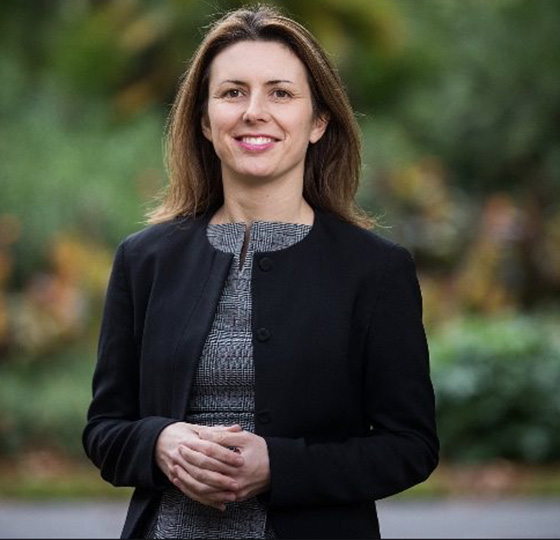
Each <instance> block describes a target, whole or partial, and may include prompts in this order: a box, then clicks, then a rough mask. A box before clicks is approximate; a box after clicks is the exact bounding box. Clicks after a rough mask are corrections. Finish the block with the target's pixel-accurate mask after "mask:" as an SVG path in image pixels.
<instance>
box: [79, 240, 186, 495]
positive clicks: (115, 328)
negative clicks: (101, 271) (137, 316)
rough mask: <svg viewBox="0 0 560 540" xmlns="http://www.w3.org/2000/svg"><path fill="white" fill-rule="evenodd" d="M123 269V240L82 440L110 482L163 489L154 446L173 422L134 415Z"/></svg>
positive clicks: (129, 310)
mask: <svg viewBox="0 0 560 540" xmlns="http://www.w3.org/2000/svg"><path fill="white" fill-rule="evenodd" d="M125 266H126V265H125V241H123V242H121V244H120V245H119V247H118V249H117V253H116V255H115V259H114V262H113V268H112V272H111V277H110V279H109V285H108V289H107V295H106V299H105V306H104V311H103V319H102V322H101V331H100V336H99V344H98V355H97V365H96V368H95V372H94V375H93V399H92V402H91V405H90V407H89V410H88V415H87V425H86V427H85V429H84V432H83V437H82V442H83V445H84V449H85V452H86V454H87V455H88V457H89V458H90V459H91V461H92V462H93V463H94V464H95V465H96V466H97V467H98V468H99V469H100V470H101V476H102V477H103V478H104V479H105V480H107V481H108V482H110V483H111V484H113V485H115V486H135V487H144V488H155V489H157V488H163V487H165V485H166V483H167V479H166V477H165V475H164V474H163V472H161V470H160V469H159V467H158V466H157V464H156V462H155V459H154V448H155V444H156V441H157V438H158V436H159V434H160V432H161V431H162V430H163V428H165V427H166V426H167V425H169V424H172V423H174V422H176V420H173V419H171V418H164V417H159V416H149V417H145V418H140V415H139V396H138V387H139V354H138V350H137V347H136V343H135V339H134V324H133V323H134V309H133V303H132V295H131V291H130V287H129V285H128V283H127V279H126V275H127V273H126V268H125Z"/></svg>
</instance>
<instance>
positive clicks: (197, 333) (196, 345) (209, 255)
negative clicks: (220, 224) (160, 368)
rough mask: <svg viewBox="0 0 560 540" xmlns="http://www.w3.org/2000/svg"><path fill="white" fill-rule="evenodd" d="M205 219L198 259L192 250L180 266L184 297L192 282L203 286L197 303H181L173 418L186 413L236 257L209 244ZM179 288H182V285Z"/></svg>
mask: <svg viewBox="0 0 560 540" xmlns="http://www.w3.org/2000/svg"><path fill="white" fill-rule="evenodd" d="M206 222H207V220H203V221H202V222H201V223H200V227H199V230H198V231H197V233H196V234H197V238H196V239H195V241H194V242H193V245H192V249H193V250H194V251H195V253H196V259H194V258H193V256H192V255H193V253H192V251H191V253H190V256H189V261H190V262H189V263H188V264H185V265H180V267H179V268H180V271H181V275H180V276H178V279H179V280H181V281H182V282H183V283H185V284H186V287H187V288H189V289H190V291H189V293H187V294H186V295H185V296H189V295H192V283H196V284H200V285H197V287H199V289H198V290H197V291H196V294H197V297H196V299H195V300H194V302H192V301H191V302H189V303H190V305H185V304H183V306H182V312H183V314H184V316H185V317H184V318H182V321H184V323H183V324H182V325H181V326H180V327H179V330H180V331H179V334H178V335H177V336H176V339H175V343H176V345H175V349H174V352H173V356H172V364H171V365H172V366H173V369H172V377H173V380H172V395H171V414H172V417H173V418H178V419H182V418H184V417H185V415H186V411H187V402H188V398H189V394H190V390H191V386H192V383H193V381H194V376H195V373H196V368H197V366H198V361H199V359H200V355H201V353H202V349H203V347H204V342H205V340H206V337H207V335H208V333H209V331H210V328H211V326H212V322H213V320H214V314H215V312H216V307H217V305H218V301H219V299H220V296H221V292H222V288H223V285H224V282H225V280H226V278H227V275H228V272H229V268H230V264H231V260H232V258H233V257H232V255H231V254H229V253H225V252H222V251H218V250H216V249H214V248H213V247H212V246H211V245H210V243H209V242H208V240H207V238H206ZM189 249H191V248H189ZM193 260H196V263H195V264H193ZM189 283H190V284H191V285H189ZM180 289H181V287H179V290H180ZM176 292H178V291H176ZM184 298H185V297H183V296H182V295H181V294H178V295H175V298H173V299H172V302H174V303H179V304H181V303H183V300H184ZM191 298H192V296H191ZM179 312H180V309H179Z"/></svg>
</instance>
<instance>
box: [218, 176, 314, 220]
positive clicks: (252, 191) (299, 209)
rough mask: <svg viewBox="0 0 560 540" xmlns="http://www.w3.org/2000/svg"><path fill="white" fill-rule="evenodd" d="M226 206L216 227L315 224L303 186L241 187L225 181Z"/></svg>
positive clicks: (273, 184)
mask: <svg viewBox="0 0 560 540" xmlns="http://www.w3.org/2000/svg"><path fill="white" fill-rule="evenodd" d="M223 186H224V204H223V206H222V207H221V208H220V209H219V210H218V211H217V212H216V213H215V214H214V216H213V217H212V220H211V222H212V223H231V222H244V223H252V222H253V221H278V222H284V223H303V224H307V225H312V224H313V216H314V215H313V209H312V208H311V206H309V204H308V203H307V201H306V200H305V199H304V198H303V194H302V192H303V179H302V180H301V182H299V183H298V182H288V181H284V182H280V181H274V182H268V183H260V184H256V183H251V184H249V183H238V182H233V181H231V179H230V180H228V179H227V178H226V177H224V182H223Z"/></svg>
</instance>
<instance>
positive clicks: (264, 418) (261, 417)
mask: <svg viewBox="0 0 560 540" xmlns="http://www.w3.org/2000/svg"><path fill="white" fill-rule="evenodd" d="M257 420H258V421H259V422H260V423H261V424H270V422H271V421H272V418H271V417H270V411H269V410H268V409H264V410H262V411H258V412H257Z"/></svg>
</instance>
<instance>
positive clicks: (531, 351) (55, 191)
mask: <svg viewBox="0 0 560 540" xmlns="http://www.w3.org/2000/svg"><path fill="white" fill-rule="evenodd" d="M265 3H266V2H265ZM270 3H272V4H277V5H281V6H283V7H284V8H286V9H287V10H288V12H289V13H291V14H292V15H293V16H294V17H295V18H296V19H297V20H299V21H300V22H302V23H304V24H305V25H306V26H307V27H308V28H309V29H310V30H311V31H312V32H313V33H314V34H315V35H316V36H317V37H318V38H319V40H320V41H321V42H322V43H323V44H324V46H325V47H326V48H327V50H328V51H329V52H330V54H331V55H332V58H333V60H334V62H335V64H336V65H337V66H338V69H339V70H340V73H341V75H342V78H343V79H344V81H345V83H346V84H347V89H348V92H349V94H350V97H351V100H352V103H353V105H354V107H355V110H356V112H357V115H358V118H359V122H360V124H361V127H362V129H363V137H364V140H363V143H364V156H365V160H364V161H365V165H364V170H363V182H362V186H361V189H360V193H359V200H360V202H361V204H362V205H363V206H364V207H365V208H366V209H367V210H368V211H369V212H370V213H371V214H372V215H375V216H377V217H378V218H379V221H380V226H379V227H378V228H377V232H378V233H379V234H382V235H384V236H387V237H389V238H392V239H394V240H396V241H398V242H400V243H402V244H403V245H405V246H406V247H407V248H408V249H410V250H411V251H412V253H413V254H414V257H415V259H416V263H417V267H418V273H419V278H420V282H421V286H422V291H423V296H424V322H425V325H426V330H427V333H428V338H429V343H430V351H431V361H432V374H433V380H434V384H435V388H436V394H437V402H438V418H439V428H440V435H441V441H442V464H441V466H440V467H439V469H438V470H437V472H436V473H435V474H434V475H433V477H432V478H431V479H430V480H429V481H428V482H426V483H425V484H423V485H421V486H418V487H417V488H414V489H412V490H410V491H409V492H407V493H406V494H405V495H403V497H408V498H410V497H430V496H439V497H446V496H459V495H465V494H466V495H469V496H476V497H483V496H490V497H495V496H527V497H530V496H560V429H559V420H558V419H559V418H560V391H559V389H560V332H558V330H559V328H560V326H559V322H560V129H559V128H558V126H559V125H560V65H559V64H560V63H559V60H558V51H559V50H560V2H553V1H549V0H531V1H529V0H493V1H492V2H485V1H484V0H467V1H461V2H459V1H455V2H453V1H450V0H423V1H422V2H420V1H415V0H391V1H389V0H376V1H369V0H345V1H337V0H314V1H305V2H304V1H301V0H293V1H291V0H290V1H289V0H285V1H278V2H270ZM241 4H242V2H237V1H227V2H224V1H218V0H212V1H195V0H152V1H151V0H144V1H133V0H71V1H70V0H67V1H62V0H50V1H49V0H17V1H16V0H4V1H3V2H1V3H0V497H4V498H7V497H9V498H22V499H26V498H38V497H39V498H41V497H42V498H48V499H50V498H56V497H72V498H77V497H88V498H92V497H102V498H107V497H121V498H122V497H123V496H127V495H128V494H129V491H128V490H126V489H121V490H116V489H114V488H111V487H110V486H108V485H106V484H105V483H104V482H102V481H101V480H100V479H99V478H98V474H97V471H96V470H95V469H94V468H93V466H91V465H90V464H89V463H88V462H87V461H86V459H85V457H84V455H83V451H82V448H81V441H80V436H81V430H82V428H83V426H84V422H85V414H86V408H87V405H88V403H89V399H90V391H91V390H90V388H91V375H92V372H93V368H94V363H95V350H96V341H97V335H98V330H99V322H100V314H101V309H102V305H103V300H104V294H105V288H106V285H107V279H108V273H109V270H110V266H111V262H112V257H113V253H114V249H115V247H116V244H117V242H118V241H119V240H120V239H121V238H123V237H124V236H125V235H127V234H128V233H131V232H133V231H136V230H138V229H140V228H142V227H143V219H144V214H145V212H146V211H147V210H148V209H150V208H152V207H153V206H154V201H155V197H156V196H157V195H158V193H159V192H160V191H161V189H162V188H163V186H164V185H165V182H166V176H165V171H164V167H163V161H162V138H163V133H164V128H165V123H166V118H167V115H168V113H169V109H170V105H171V103H172V101H173V99H174V95H175V92H176V90H177V85H178V80H179V78H180V76H181V74H182V73H183V72H184V70H185V68H186V66H187V63H188V59H189V57H190V56H191V54H192V52H193V51H194V48H195V47H196V46H197V44H198V43H199V41H200V39H201V36H202V29H203V27H204V26H205V25H207V24H209V23H210V22H211V21H212V20H213V16H215V14H216V13H217V12H220V11H222V10H224V9H230V8H235V7H238V6H240V5H241ZM554 51H556V52H554Z"/></svg>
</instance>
